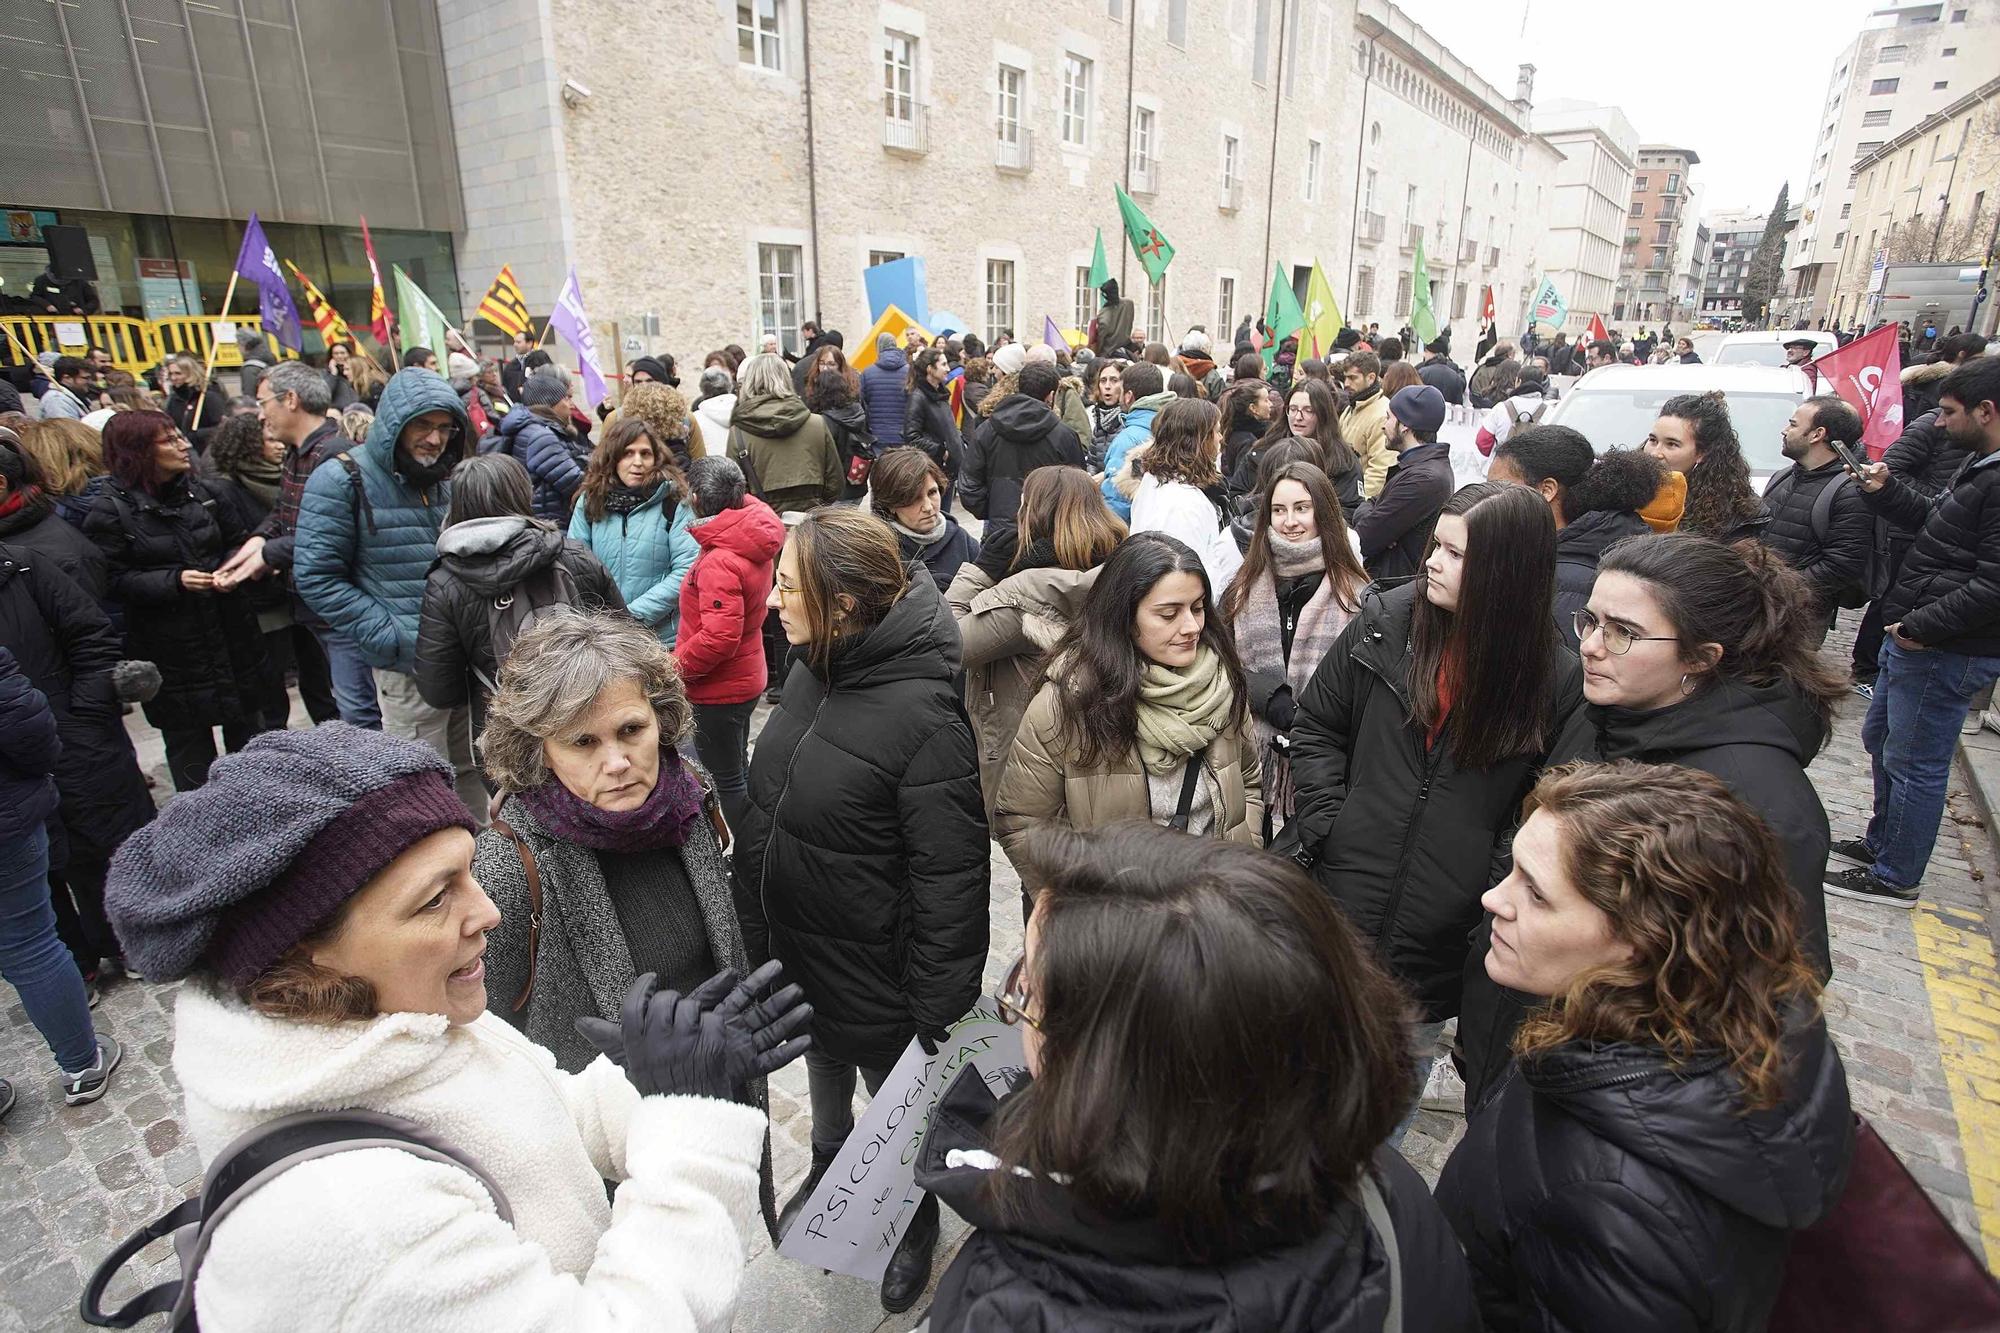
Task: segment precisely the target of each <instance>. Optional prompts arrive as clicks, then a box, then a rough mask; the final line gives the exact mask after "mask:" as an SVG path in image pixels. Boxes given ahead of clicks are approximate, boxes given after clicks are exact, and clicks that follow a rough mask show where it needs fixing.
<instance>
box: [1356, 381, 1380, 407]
mask: <svg viewBox="0 0 2000 1333" xmlns="http://www.w3.org/2000/svg"><path fill="white" fill-rule="evenodd" d="M1380 392H1382V381H1380V380H1377V381H1375V382H1374V383H1373V384H1371V385H1369V386H1368V387H1367V388H1365V389H1356V390H1355V391H1354V392H1353V393H1352V394H1351V395H1349V397H1348V399H1347V402H1348V406H1350V407H1354V406H1358V405H1360V404H1362V403H1365V402H1367V401H1368V400H1369V399H1370V398H1373V397H1374V396H1375V395H1376V394H1378V393H1380Z"/></svg>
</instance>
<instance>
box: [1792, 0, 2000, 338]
mask: <svg viewBox="0 0 2000 1333" xmlns="http://www.w3.org/2000/svg"><path fill="white" fill-rule="evenodd" d="M1996 68H2000V0H1944V2H1943V3H1939V4H1903V5H1891V6H1885V7H1884V8H1881V9H1878V10H1876V11H1875V12H1874V13H1872V14H1871V15H1869V17H1868V20H1867V22H1866V23H1865V24H1864V25H1863V27H1862V30H1861V31H1860V32H1859V33H1858V34H1856V36H1855V38H1854V40H1853V41H1852V42H1850V43H1849V44H1848V46H1847V48H1846V49H1845V50H1844V51H1842V52H1841V53H1840V55H1838V56H1836V57H1835V58H1834V62H1833V69H1832V71H1831V73H1830V76H1829V77H1828V80H1827V89H1826V95H1825V100H1824V103H1823V105H1822V107H1821V110H1820V112H1819V120H1820V131H1819V135H1818V137H1817V140H1816V142H1815V143H1814V145H1813V159H1812V165H1811V167H1810V169H1809V171H1808V172H1807V177H1806V188H1805V192H1804V193H1803V194H1794V195H1793V201H1794V202H1796V203H1798V204H1799V205H1800V210H1799V225H1798V226H1797V227H1795V228H1794V229H1793V231H1792V233H1791V235H1790V236H1788V237H1787V238H1786V246H1785V261H1784V262H1785V272H1786V278H1787V281H1786V282H1785V284H1784V285H1783V288H1782V290H1781V292H1780V294H1779V295H1778V296H1777V297H1775V298H1774V300H1773V302H1772V316H1773V322H1774V323H1775V322H1780V321H1782V322H1786V323H1789V322H1791V321H1794V320H1798V319H1804V320H1808V321H1815V322H1816V321H1818V320H1819V319H1821V318H1822V317H1824V316H1826V315H1827V314H1828V312H1829V310H1830V307H1831V306H1832V304H1833V298H1834V289H1835V285H1836V275H1837V274H1838V273H1839V271H1840V270H1841V268H1842V263H1841V261H1842V259H1843V258H1844V256H1845V251H1846V247H1847V246H1848V245H1849V244H1850V243H1851V241H1852V239H1853V236H1854V228H1853V227H1852V226H1851V225H1850V223H1851V221H1852V218H1851V214H1852V212H1853V207H1854V187H1855V184H1856V183H1857V180H1858V175H1859V173H1858V168H1857V165H1856V164H1857V163H1858V162H1859V160H1860V159H1862V158H1865V157H1867V156H1869V155H1870V154H1872V153H1874V152H1875V151H1876V150H1877V149H1879V148H1881V147H1882V146H1883V145H1884V144H1885V143H1887V142H1888V141H1889V140H1891V139H1893V138H1895V137H1896V136H1897V135H1899V134H1901V133H1903V132H1904V131H1905V130H1907V129H1909V128H1910V127H1911V126H1913V125H1915V124H1916V123H1917V122H1918V121H1921V120H1923V119H1924V118H1925V117H1927V116H1929V115H1931V114H1932V113H1934V112H1936V111H1938V110H1939V109H1941V108H1942V107H1944V106H1946V105H1948V104H1949V103H1951V102H1954V101H1956V100H1958V99H1959V98H1961V97H1963V96H1965V94H1967V93H1968V92H1971V91H1972V90H1973V88H1975V87H1976V86H1978V85H1980V84H1983V83H1984V82H1986V80H1988V79H1989V78H1991V77H1992V76H1993V73H1994V71H1995V69H1996ZM1872 261H1873V255H1872V254H1870V255H1865V256H1861V257H1860V258H1859V259H1858V260H1857V262H1858V263H1860V264H1861V266H1862V268H1863V271H1864V272H1865V271H1866V269H1867V268H1868V267H1869V266H1871V265H1872Z"/></svg>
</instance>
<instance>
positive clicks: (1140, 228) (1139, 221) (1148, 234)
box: [1111, 185, 1174, 283]
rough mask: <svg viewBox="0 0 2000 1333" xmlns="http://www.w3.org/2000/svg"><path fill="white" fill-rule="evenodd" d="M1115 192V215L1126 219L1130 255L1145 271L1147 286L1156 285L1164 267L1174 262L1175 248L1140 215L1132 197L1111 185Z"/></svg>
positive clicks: (1143, 215) (1157, 229)
mask: <svg viewBox="0 0 2000 1333" xmlns="http://www.w3.org/2000/svg"><path fill="white" fill-rule="evenodd" d="M1111 188H1112V189H1114V190H1116V191H1117V192H1118V212H1119V215H1120V216H1121V217H1123V218H1124V219H1125V239H1126V240H1128V241H1130V242H1131V243H1132V252H1133V253H1134V254H1136V255H1138V256H1139V263H1140V265H1141V266H1142V267H1144V268H1145V270H1146V280H1147V282H1148V283H1156V282H1158V281H1159V280H1160V275H1161V274H1162V273H1165V272H1166V271H1167V265H1169V264H1171V263H1173V262H1174V247H1173V246H1171V245H1169V244H1168V243H1167V238H1166V237H1164V236H1162V235H1160V229H1159V228H1158V227H1155V226H1154V225H1153V220H1152V219H1151V218H1149V217H1147V216H1146V215H1145V214H1144V213H1141V212H1140V211H1139V206H1138V205H1137V204H1135V203H1133V202H1132V196H1131V195H1129V194H1127V193H1125V190H1124V187H1122V186H1119V185H1113V186H1112V187H1111Z"/></svg>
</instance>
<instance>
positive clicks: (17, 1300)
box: [0, 616, 2000, 1333]
mask: <svg viewBox="0 0 2000 1333" xmlns="http://www.w3.org/2000/svg"><path fill="white" fill-rule="evenodd" d="M1851 619H1852V617H1851V616H1850V617H1848V618H1847V622H1844V623H1843V626H1842V629H1841V630H1840V631H1837V632H1836V635H1835V636H1834V639H1833V641H1831V642H1830V643H1829V645H1828V648H1827V651H1828V653H1829V655H1836V654H1837V655H1838V660H1839V661H1841V662H1843V663H1844V662H1845V660H1846V652H1847V641H1848V638H1847V623H1849V622H1851ZM1862 708H1863V705H1862V703H1861V701H1860V700H1858V699H1850V700H1849V701H1848V702H1847V703H1846V705H1845V706H1844V707H1843V708H1842V716H1841V719H1840V723H1839V727H1838V730H1837V733H1836V735H1835V739H1834V743H1833V744H1832V745H1831V746H1830V747H1829V748H1828V750H1827V751H1826V752H1825V753H1824V754H1822V755H1821V756H1820V758H1819V759H1818V760H1817V761H1816V762H1815V763H1814V765H1813V767H1812V774H1813V777H1814V780H1815V781H1816V783H1817V784H1818V787H1819V790H1820V794H1821V797H1822V799H1823V800H1824V801H1825V803H1826V807H1827V811H1828V814H1829V815H1830V816H1831V818H1832V821H1833V829H1834V836H1835V837H1836V838H1839V837H1850V836H1854V835H1856V834H1858V833H1859V832H1860V831H1861V827H1862V824H1863V821H1865V819H1866V817H1867V811H1868V805H1869V799H1870V790H1871V789H1870V782H1869V774H1868V762H1867V756H1866V754H1865V753H1863V751H1862V749H1861V744H1860V722H1861V714H1862ZM295 712H297V713H300V714H301V715H302V710H295ZM134 734H135V736H137V737H138V739H139V742H140V749H141V757H142V759H143V760H144V761H145V762H146V763H147V764H148V766H149V771H151V772H152V774H153V775H154V778H155V781H156V782H157V784H158V786H157V788H156V790H157V791H159V792H161V793H165V792H166V791H167V790H168V784H167V780H166V774H165V769H164V764H163V763H162V756H161V752H160V747H159V743H158V739H157V737H156V736H155V735H153V734H152V733H151V732H150V730H147V729H145V728H143V727H140V726H138V725H136V724H135V729H134ZM1987 754H1990V755H1991V756H1992V762H1993V767H1994V771H1995V773H1996V776H1997V777H2000V744H1996V745H1994V746H1993V748H1991V749H1990V750H1982V751H1981V752H1980V755H1981V756H1984V755H1987ZM1992 789H1993V790H1995V791H2000V781H1997V782H1996V784H1995V785H1994V787H1993V788H1992ZM1994 869H1995V865H1994V857H1993V848H1992V845H1991V843H1990V841H1989V839H1988V836H1987V834H1986V831H1985V827H1984V824H1983V822H1982V814H1981V811H1980V807H1979V806H1978V805H1977V803H1976V802H1975V801H1974V800H1973V798H1972V795H1971V792H1970V789H1969V786H1968V783H1967V782H1966V780H1965V771H1964V770H1963V769H1961V770H1960V772H1959V774H1958V775H1957V778H1956V779H1955V780H1954V782H1953V784H1952V799H1951V812H1950V817H1949V819H1948V821H1947V826H1946V828H1945V830H1944V833H1943V835H1942V836H1941V838H1940V840H1939V844H1938V850H1937V855H1936V857H1935V858H1934V859H1933V861H1932V863H1931V869H1930V875H1929V878H1928V880H1927V882H1926V884H1925V893H1924V901H1923V905H1922V906H1921V907H1920V908H1918V909H1917V910H1916V911H1915V912H1904V911H1900V910H1896V909H1891V908H1883V907H1878V906H1875V905H1872V904H1861V903H1851V902H1847V901H1845V900H1843V899H1837V898H1835V899H1829V900H1828V902H1827V916H1828V921H1829V924H1830V926H1831V928H1832V932H1833V948H1834V963H1835V968H1836V977H1835V981H1834V984H1833V987H1832V990H1831V992H1830V994H1829V997H1828V1009H1829V1013H1830V1015H1831V1022H1832V1025H1833V1029H1834V1032H1835V1034H1836V1036H1837V1037H1838V1040H1839V1044H1840V1049H1841V1052H1842V1054H1843V1056H1844V1057H1845V1058H1846V1061H1847V1069H1848V1075H1849V1079H1850V1081H1851V1083H1852V1086H1853V1089H1854V1100H1855V1103H1856V1105H1857V1106H1858V1107H1859V1108H1860V1109H1861V1110H1862V1111H1863V1112H1864V1113H1865V1114H1867V1115H1868V1116H1869V1117H1870V1118H1871V1119H1873V1120H1874V1121H1875V1123H1876V1124H1877V1126H1878V1127H1879V1128H1880V1129H1881V1131H1882V1133H1883V1135H1884V1137H1885V1138H1886V1139H1887V1140H1888V1141H1889V1143H1890V1144H1891V1145H1892V1146H1893V1147H1894V1148H1895V1149H1896V1151H1897V1152H1898V1153H1900V1154H1901V1155H1902V1157H1903V1159H1904V1160H1905V1161H1906V1162H1907V1163H1908V1164H1909V1166H1910V1169H1911V1170H1912V1172H1914V1173H1915V1174H1916V1176H1917V1178H1918V1179H1920V1180H1921V1181H1922V1182H1923V1183H1924V1185H1925V1186H1926V1187H1927V1188H1928V1189H1929V1190H1930V1192H1931V1194H1932V1196H1933V1197H1934V1198H1936V1199H1937V1201H1938V1203H1939V1205H1940V1206H1941V1207H1942V1208H1943V1209H1944V1211H1945V1213H1946V1214H1947V1215H1948V1216H1949V1217H1950V1218H1951V1220H1952V1221H1953V1223H1954V1224H1955V1225H1956V1226H1957V1227H1958V1228H1959V1230H1960V1231H1961V1232H1962V1233H1964V1234H1965V1235H1966V1236H1967V1237H1968V1238H1969V1239H1971V1240H1972V1242H1973V1243H1974V1245H1975V1246H1980V1245H1983V1246H1984V1251H1985V1253H1986V1254H1987V1255H1988V1256H1989V1263H1990V1262H1992V1261H1993V1260H1994V1259H1996V1258H2000V973H1996V970H1995V949H1994V935H1993V930H1992V926H1993V913H1992V908H1991V904H1990V901H1989V895H1988V889H1989V885H1991V884H1993V883H1995V882H1996V881H1995V880H1994V879H1993V878H1992V876H1993V873H1994ZM992 913H993V943H992V951H991V953H990V954H989V956H988V959H987V970H986V979H987V983H988V986H989V988H990V987H991V986H993V985H996V984H997V983H998V981H999V978H1000V974H1001V972H1002V971H1003V970H1004V969H1005V968H1006V967H1007V966H1008V965H1009V964H1010V963H1011V962H1012V960H1013V958H1014V955H1015V954H1016V953H1017V952H1018V951H1019V950H1020V947H1021V915H1020V897H1019V891H1018V887H1017V881H1016V879H1015V877H1014V875H1013V872H1012V871H1011V869H1010V868H1009V867H1008V866H1007V863H1006V861H1005V859H1004V858H1002V857H1001V856H1000V854H999V852H998V850H997V849H996V850H995V852H994V856H993V895H992ZM4 996H5V997H4V999H0V1072H4V1073H5V1074H6V1075H7V1076H9V1077H11V1078H13V1079H14V1081H15V1086H16V1087H17V1089H18V1090H19V1093H20V1104H19V1105H18V1106H17V1107H16V1108H15V1111H14V1113H13V1114H12V1115H11V1116H10V1117H9V1118H8V1119H7V1120H6V1121H5V1122H4V1124H0V1182H4V1186H0V1333H12V1331H13V1330H22V1329H56V1328H60V1329H76V1328H82V1327H84V1326H83V1325H82V1323H81V1322H80V1321H79V1320H78V1319H77V1318H76V1315H75V1305H76V1300H77V1296H78V1294H79V1293H80V1291H81V1289H82V1282H83V1278H84V1276H85V1274H86V1273H87V1272H88V1270H89V1268H90V1267H91V1265H93V1264H94V1263H95V1262H96V1261H97V1259H98V1258H99V1257H101V1256H102V1255H103V1254H104V1253H105V1252H106V1251H107V1250H108V1248H109V1246H110V1244H111V1242H112V1241H113V1240H114V1239H115V1238H119V1237H123V1236H124V1235H126V1234H129V1233H130V1232H131V1231H133V1230H134V1229H136V1228H137V1227H138V1226H139V1225H140V1224H141V1223H143V1222H144V1221H147V1220H149V1219H151V1218H152V1217H154V1216H156V1215H157V1214H158V1213H160V1212H162V1211H164V1210H165V1209H166V1208H167V1207H169V1206H170V1205H171V1204H172V1203H173V1202H175V1201H177V1200H178V1199H180V1198H182V1197H184V1196H185V1195H186V1194H187V1193H189V1192H191V1190H192V1188H193V1186H194V1185H195V1184H196V1183H198V1181H199V1179H200V1167H201V1164H200V1162H199V1161H198V1160H197V1158H196V1155H195V1152H194V1148H193V1146H192V1144H191V1143H190V1142H189V1141H188V1139H187V1138H186V1137H185V1135H184V1133H183V1130H182V1126H181V1123H180V1119H179V1116H180V1104H179V1093H178V1089H177V1087H176V1085H175V1082H174V1077H173V1072H172V1069H171V1067H170V1065H169V1059H170V1056H171V1047H172V1021H171V1012H172V1005H173V988H172V987H170V986H154V985H147V984H143V983H138V982H121V983H119V984H116V985H113V986H111V987H109V988H107V990H106V991H105V995H104V1001H103V1004H102V1005H101V1006H100V1007H99V1008H98V1010H97V1017H98V1021H99V1023H100V1024H101V1025H102V1026H103V1028H104V1029H105V1030H106V1031H108V1032H110V1033H112V1034H114V1035H116V1036H117V1037H118V1038H119V1039H120V1040H122V1041H124V1042H125V1043H126V1051H127V1054H126V1058H125V1064H124V1066H123V1068H122V1069H121V1070H120V1071H119V1073H118V1075H117V1076H116V1079H115V1082H114V1086H113V1091H112V1093H111V1094H110V1095H109V1096H107V1097H106V1098H104V1100H102V1101H100V1102H97V1103H95V1104H94V1105H91V1106H87V1107H81V1108H77V1109H74V1110H70V1109H65V1108H63V1107H62V1106H61V1104H60V1099H59V1098H57V1097H56V1096H55V1083H54V1080H53V1077H52V1069H51V1066H50V1062H49V1059H48V1054H47V1051H46V1048H44V1047H43V1046H42V1044H41V1042H40V1039H39V1037H38V1036H37V1035H36V1033H35V1032H34V1030H33V1028H31V1027H30V1026H29V1025H28V1023H27V1021H26V1018H25V1017H24V1015H23V1014H22V1012H21V1009H20V1006H19V1005H18V1003H16V1002H15V1001H14V998H13V996H12V993H11V992H5V993H4ZM771 1113H772V1116H773V1118H774V1122H775V1127H776V1133H775V1134H774V1136H773V1137H774V1143H775V1153H776V1166H777V1173H778V1179H779V1189H780V1197H781V1198H782V1197H783V1196H784V1195H785V1194H788V1193H789V1192H790V1188H791V1187H792V1186H793V1185H794V1184H795V1182H796V1181H797V1180H798V1179H799V1178H801V1177H802V1176H803V1175H804V1173H805V1169H806V1163H807V1159H808V1147H807V1143H808V1131H809V1127H810V1126H809V1120H810V1117H809V1113H808V1110H807V1102H806V1092H805V1070H804V1067H803V1066H802V1065H794V1066H792V1067H791V1068H790V1069H787V1070H785V1071H783V1072H782V1073H781V1074H780V1075H779V1076H778V1077H777V1078H775V1079H773V1080H772V1083H771ZM1460 1128H1461V1122H1460V1121H1458V1120H1457V1119H1455V1118H1454V1117H1451V1116H1447V1115H1441V1114H1436V1113H1432V1112H1423V1113H1420V1114H1419V1115H1418V1117H1417V1120H1416V1123H1415V1125H1414V1127H1413V1131H1412V1133H1411V1135H1410V1137H1409V1139H1408V1140H1407V1141H1406V1143H1405V1151H1406V1152H1407V1153H1408V1155H1409V1156H1410V1157H1411V1159H1412V1160H1413V1161H1414V1162H1415V1163H1416V1164H1417V1166H1418V1167H1419V1168H1420V1169H1421V1170H1422V1171H1423V1173H1424V1174H1425V1176H1426V1177H1428V1178H1430V1179H1433V1180H1434V1179H1435V1178H1436V1175H1437V1171H1438V1168H1439V1167H1441V1166H1442V1165H1443V1162H1444V1159H1445V1156H1446V1155H1447V1154H1448V1153H1449V1151H1450V1149H1451V1146H1452V1144H1453V1143H1454V1142H1455V1141H1456V1138H1457V1135H1458V1132H1459V1129H1460ZM963 1234H964V1225H963V1224H962V1223H959V1222H958V1221H957V1220H956V1219H955V1218H953V1217H952V1216H951V1214H950V1212H949V1210H947V1212H946V1214H945V1233H944V1236H945V1238H944V1243H943V1245H942V1247H941V1249H940V1251H939V1262H938V1265H937V1271H938V1272H942V1271H943V1268H944V1265H945V1263H946V1262H947V1261H948V1260H949V1257H950V1255H951V1254H952V1253H953V1252H955V1250H956V1248H957V1246H958V1244H959V1242H960V1240H961V1239H962V1238H963ZM144 1257H146V1258H148V1259H150V1260H151V1261H152V1262H153V1264H155V1265H164V1261H165V1260H166V1258H167V1256H166V1254H165V1247H164V1246H163V1245H156V1246H155V1247H154V1249H153V1250H152V1251H149V1252H148V1254H147V1255H146V1256H144ZM168 1269H170V1265H168V1266H165V1267H162V1268H159V1269H157V1270H156V1271H159V1272H162V1273H163V1272H165V1271H167V1270H168ZM136 1285H137V1284H136V1282H135V1281H133V1280H132V1279H126V1280H124V1281H122V1282H121V1283H120V1284H119V1285H118V1286H116V1287H114V1288H113V1292H112V1296H113V1299H114V1300H116V1299H123V1298H125V1297H126V1296H129V1295H130V1294H131V1293H132V1292H133V1291H134V1290H135V1289H136ZM922 1311H923V1304H922V1303H919V1306H918V1308H917V1309H916V1310H913V1311H911V1312H910V1313H908V1314H906V1315H901V1316H895V1317H885V1316H884V1314H883V1312H882V1310H881V1307H880V1305H879V1303H878V1301H877V1297H876V1292H875V1288H874V1286H873V1284H870V1283H864V1282H860V1281H857V1280H855V1279H851V1278H845V1277H838V1276H832V1277H828V1276H822V1275H821V1274H820V1273H819V1272H817V1271H815V1270H808V1269H804V1268H801V1267H800V1266H799V1265H797V1264H794V1263H792V1262H791V1261H790V1260H787V1259H783V1258H780V1257H779V1256H778V1255H777V1254H775V1253H773V1252H772V1251H771V1248H770V1245H769V1242H768V1241H766V1240H764V1239H763V1238H762V1237H761V1236H759V1237H758V1238H757V1239H756V1241H755V1242H754V1243H753V1245H752V1251H751V1257H750V1268H749V1273H748V1276H747V1278H746V1280H745V1282H744V1286H743V1295H742V1300H741V1303H740V1305H739V1311H738V1318H737V1327H739V1328H742V1329H746V1330H770V1329H811V1330H840V1331H841V1333H849V1331H853V1333H859V1331H860V1330H870V1329H881V1330H901V1329H907V1328H910V1327H912V1326H913V1325H914V1324H915V1323H916V1322H917V1321H918V1320H919V1318H920V1317H921V1315H922Z"/></svg>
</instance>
